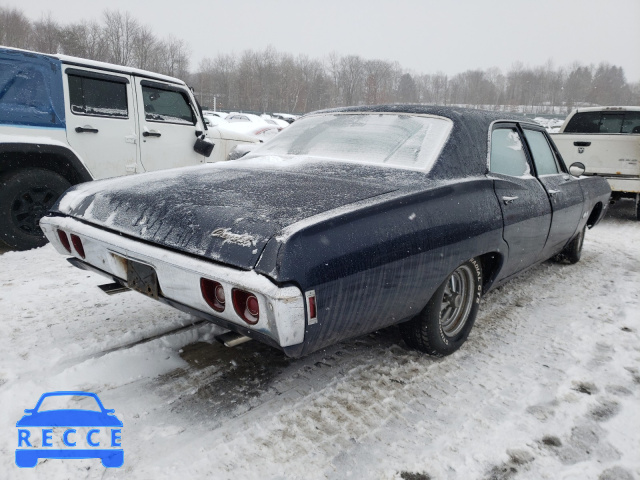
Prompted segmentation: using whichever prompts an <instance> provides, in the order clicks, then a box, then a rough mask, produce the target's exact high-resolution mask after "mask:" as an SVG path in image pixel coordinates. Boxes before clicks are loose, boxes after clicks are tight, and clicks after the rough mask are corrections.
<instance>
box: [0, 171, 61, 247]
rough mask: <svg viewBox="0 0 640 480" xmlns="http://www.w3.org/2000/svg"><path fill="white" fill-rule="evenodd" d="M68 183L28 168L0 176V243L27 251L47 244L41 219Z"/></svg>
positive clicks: (54, 174) (47, 172)
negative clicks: (41, 226) (41, 227)
mask: <svg viewBox="0 0 640 480" xmlns="http://www.w3.org/2000/svg"><path fill="white" fill-rule="evenodd" d="M70 186H71V184H70V183H69V182H68V181H67V180H66V179H65V178H64V177H62V176H60V175H58V174H57V173H55V172H52V171H50V170H44V169H41V168H28V169H24V170H18V171H15V172H11V173H9V174H6V175H4V176H2V177H0V240H1V241H2V242H3V243H5V244H7V246H9V248H12V249H16V250H29V249H30V248H36V247H41V246H43V245H44V244H45V243H47V239H46V238H45V236H44V234H43V233H42V230H40V225H39V222H40V218H42V216H43V215H44V214H46V213H47V211H48V210H49V209H50V208H51V207H52V206H53V204H54V203H55V202H56V200H58V198H59V197H60V195H62V194H63V193H64V191H65V190H66V189H67V188H69V187H70Z"/></svg>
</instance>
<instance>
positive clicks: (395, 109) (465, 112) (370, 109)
mask: <svg viewBox="0 0 640 480" xmlns="http://www.w3.org/2000/svg"><path fill="white" fill-rule="evenodd" d="M345 112H364V113H406V114H408V115H436V116H439V117H445V118H450V119H451V120H454V121H456V120H461V119H464V118H467V119H472V120H474V121H483V122H486V123H487V126H488V125H489V124H491V123H493V122H496V121H516V122H521V123H530V124H532V125H538V124H537V123H536V122H535V121H533V120H531V119H529V118H527V117H525V116H524V115H519V114H516V113H509V112H495V111H490V110H480V109H475V108H463V107H447V106H441V105H419V104H393V105H364V106H358V107H340V108H330V109H325V110H318V111H315V112H311V113H309V114H307V115H313V114H318V113H345Z"/></svg>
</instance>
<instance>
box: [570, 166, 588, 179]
mask: <svg viewBox="0 0 640 480" xmlns="http://www.w3.org/2000/svg"><path fill="white" fill-rule="evenodd" d="M586 169H587V167H585V166H584V163H582V162H575V163H572V164H571V165H570V166H569V173H570V174H571V175H573V176H574V177H579V176H580V175H582V174H584V172H585V170H586Z"/></svg>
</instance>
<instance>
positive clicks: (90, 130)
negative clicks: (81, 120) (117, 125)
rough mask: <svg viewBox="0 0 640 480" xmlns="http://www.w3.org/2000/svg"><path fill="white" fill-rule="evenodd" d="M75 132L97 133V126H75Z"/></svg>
mask: <svg viewBox="0 0 640 480" xmlns="http://www.w3.org/2000/svg"><path fill="white" fill-rule="evenodd" d="M76 132H78V133H98V129H97V128H93V127H92V126H91V125H87V126H86V127H76Z"/></svg>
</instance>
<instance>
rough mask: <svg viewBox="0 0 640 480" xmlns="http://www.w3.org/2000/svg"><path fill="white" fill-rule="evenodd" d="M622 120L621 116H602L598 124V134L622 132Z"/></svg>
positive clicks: (622, 116)
mask: <svg viewBox="0 0 640 480" xmlns="http://www.w3.org/2000/svg"><path fill="white" fill-rule="evenodd" d="M623 119H624V115H623V114H616V115H610V114H605V115H602V120H601V122H600V133H620V131H621V130H622V120H623Z"/></svg>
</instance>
